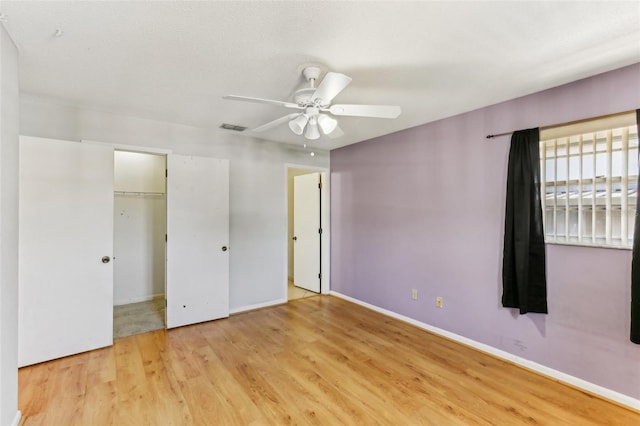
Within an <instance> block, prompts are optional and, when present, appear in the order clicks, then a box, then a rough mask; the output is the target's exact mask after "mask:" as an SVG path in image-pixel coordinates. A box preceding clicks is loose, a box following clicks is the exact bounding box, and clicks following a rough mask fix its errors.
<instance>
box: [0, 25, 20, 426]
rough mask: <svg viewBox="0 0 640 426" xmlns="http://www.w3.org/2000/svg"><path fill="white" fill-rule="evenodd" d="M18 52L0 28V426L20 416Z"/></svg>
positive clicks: (16, 421) (10, 422) (14, 423)
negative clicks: (0, 237)
mask: <svg viewBox="0 0 640 426" xmlns="http://www.w3.org/2000/svg"><path fill="white" fill-rule="evenodd" d="M18 93H19V92H18V52H17V49H16V47H15V45H14V44H13V42H12V41H11V39H10V37H9V35H8V34H7V32H6V31H5V29H4V27H3V26H2V25H1V24H0V235H1V236H2V239H1V240H0V425H17V424H18V422H19V420H20V412H19V411H18V127H19V121H20V119H19V102H18V98H19V94H18Z"/></svg>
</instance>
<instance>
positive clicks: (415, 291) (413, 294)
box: [411, 288, 418, 300]
mask: <svg viewBox="0 0 640 426" xmlns="http://www.w3.org/2000/svg"><path fill="white" fill-rule="evenodd" d="M411 299H413V300H418V289H417V288H412V289H411Z"/></svg>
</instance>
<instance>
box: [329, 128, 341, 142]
mask: <svg viewBox="0 0 640 426" xmlns="http://www.w3.org/2000/svg"><path fill="white" fill-rule="evenodd" d="M327 136H329V139H338V138H340V137H342V136H344V132H343V131H342V129H341V128H340V126H336V128H335V129H333V132H331V133H329V134H328V135H327Z"/></svg>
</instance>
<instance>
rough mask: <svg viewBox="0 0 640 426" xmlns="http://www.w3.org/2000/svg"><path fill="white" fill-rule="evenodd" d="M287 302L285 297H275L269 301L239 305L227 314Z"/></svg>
mask: <svg viewBox="0 0 640 426" xmlns="http://www.w3.org/2000/svg"><path fill="white" fill-rule="evenodd" d="M285 303H287V299H286V298H284V299H276V300H271V301H269V302H263V303H256V304H255V305H246V306H240V307H239V308H233V309H230V310H229V314H231V315H233V314H239V313H241V312H248V311H255V310H256V309H262V308H268V307H270V306H276V305H283V304H285Z"/></svg>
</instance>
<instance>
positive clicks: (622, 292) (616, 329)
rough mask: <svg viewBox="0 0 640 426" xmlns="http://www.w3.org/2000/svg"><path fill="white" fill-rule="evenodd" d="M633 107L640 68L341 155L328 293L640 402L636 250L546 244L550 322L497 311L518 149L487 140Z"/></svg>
mask: <svg viewBox="0 0 640 426" xmlns="http://www.w3.org/2000/svg"><path fill="white" fill-rule="evenodd" d="M452 96H457V95H456V94H452ZM638 107H640V64H636V65H632V66H630V67H626V68H622V69H619V70H616V71H612V72H609V73H606V74H602V75H599V76H595V77H592V78H589V79H585V80H580V81H577V82H574V83H571V84H567V85H564V86H561V87H557V88H554V89H550V90H547V91H544V92H540V93H536V94H533V95H529V96H525V97H522V98H518V99H515V100H512V101H508V102H504V103H501V104H498V105H494V106H491V107H487V108H483V109H480V110H476V111H472V112H469V113H466V114H462V115H459V116H455V117H451V118H448V119H444V120H440V121H437V122H433V123H429V124H426V125H423V126H420V127H415V128H412V129H408V130H405V131H402V132H398V133H395V134H392V135H388V136H384V137H380V138H377V139H373V140H370V141H366V142H363V143H359V144H355V145H350V146H347V147H344V148H340V149H337V150H334V151H332V152H331V287H332V290H334V291H337V292H339V293H342V294H345V295H348V296H351V297H353V298H356V299H359V300H361V301H364V302H367V303H370V304H373V305H376V306H378V307H381V308H384V309H388V310H390V311H393V312H396V313H398V314H401V315H405V316H408V317H410V318H413V319H415V320H418V321H421V322H424V323H426V324H430V325H433V326H435V327H439V328H442V329H444V330H448V331H450V332H453V333H456V334H459V335H461V336H464V337H467V338H470V339H473V340H475V341H478V342H481V343H484V344H487V345H490V346H493V347H495V348H498V349H501V350H503V351H506V352H509V353H512V354H515V355H517V356H520V357H522V358H525V359H528V360H531V361H534V362H537V363H540V364H542V365H545V366H548V367H551V368H553V369H556V370H559V371H562V372H564V373H567V374H570V375H572V376H575V377H579V378H581V379H584V380H587V381H589V382H592V383H595V384H597V385H600V386H604V387H606V388H609V389H611V390H614V391H617V392H620V393H623V394H626V395H628V396H631V397H633V398H637V399H640V346H639V345H634V344H632V343H631V342H630V341H629V321H630V300H631V282H630V268H631V251H629V250H619V249H600V248H589V247H575V246H560V245H548V246H547V277H548V300H549V315H540V314H527V315H524V316H520V315H518V314H517V313H516V312H515V310H511V309H505V308H502V307H501V306H500V297H501V285H502V284H501V270H502V269H501V268H502V238H503V232H504V205H505V189H506V169H507V157H508V151H509V142H510V138H509V136H504V137H499V138H496V139H492V140H487V139H485V136H486V135H487V134H492V133H501V132H507V131H512V130H518V129H525V128H531V127H537V126H546V125H552V124H557V123H562V122H567V121H572V120H577V119H582V118H588V117H594V116H599V115H605V114H610V113H616V112H621V111H627V110H633V109H636V108H638ZM412 288H415V289H418V296H419V297H418V300H417V301H414V300H411V289H412ZM436 296H442V297H443V298H444V308H443V309H438V308H436V306H435V298H436Z"/></svg>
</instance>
